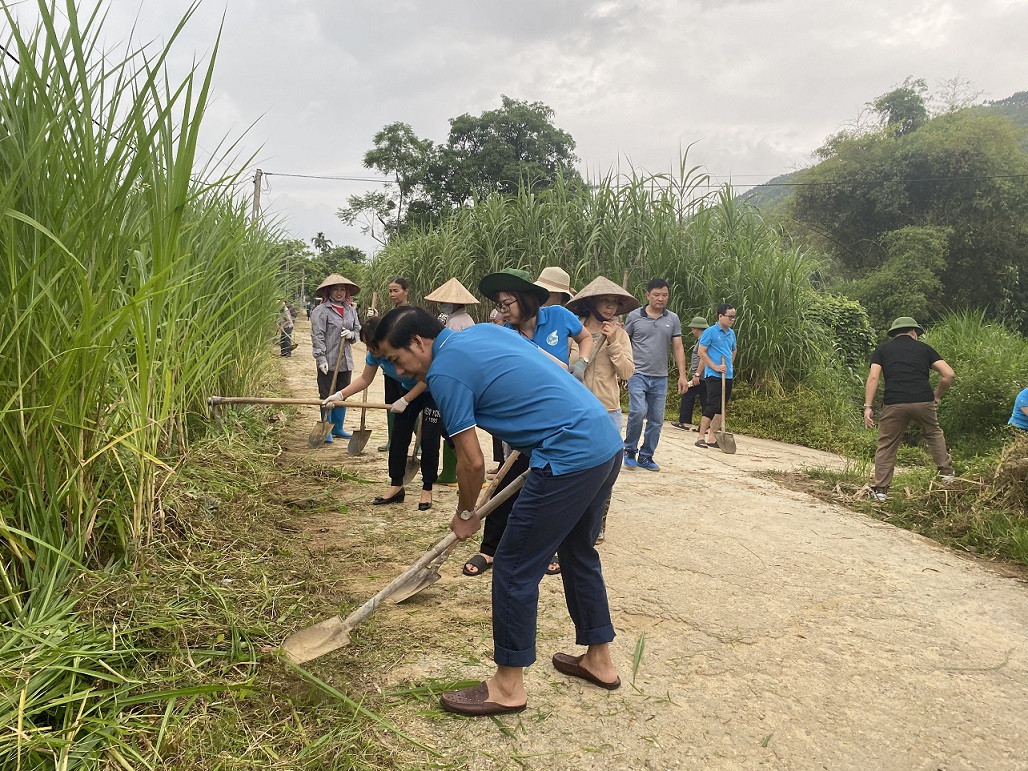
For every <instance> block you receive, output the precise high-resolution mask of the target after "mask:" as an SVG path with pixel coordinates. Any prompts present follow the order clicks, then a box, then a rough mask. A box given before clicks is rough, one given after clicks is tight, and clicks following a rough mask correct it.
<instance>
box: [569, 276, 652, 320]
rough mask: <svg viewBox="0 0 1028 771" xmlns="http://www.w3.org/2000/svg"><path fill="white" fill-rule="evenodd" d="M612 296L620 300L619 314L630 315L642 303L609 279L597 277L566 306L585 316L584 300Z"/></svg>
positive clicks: (573, 311)
mask: <svg viewBox="0 0 1028 771" xmlns="http://www.w3.org/2000/svg"><path fill="white" fill-rule="evenodd" d="M607 295H610V296H612V297H616V298H618V313H628V312H629V311H634V310H635V309H636V308H638V307H639V306H640V305H641V303H640V302H639V301H638V300H636V299H635V297H633V296H632V295H631V294H629V293H628V291H627V290H625V289H622V288H621V287H620V286H618V285H617V284H615V283H614V282H613V281H611V280H610V279H609V278H604V277H603V276H597V277H596V278H594V279H593V280H592V281H590V282H589V283H588V284H586V286H584V287H583V288H582V291H581V292H579V293H578V294H576V295H575V299H574V300H572V301H571V302H569V303H566V304H565V305H564V307H565V308H567V309H568V310H569V311H571V312H572V313H574V314H576V315H578V316H584V315H585V314H586V313H587V310H586V307H585V303H584V302H583V301H584V300H588V299H589V298H590V297H605V296H607Z"/></svg>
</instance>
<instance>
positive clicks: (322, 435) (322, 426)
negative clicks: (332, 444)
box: [307, 420, 332, 447]
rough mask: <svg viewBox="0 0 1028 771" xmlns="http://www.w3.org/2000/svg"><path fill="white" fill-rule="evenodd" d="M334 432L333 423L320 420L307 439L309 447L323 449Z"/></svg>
mask: <svg viewBox="0 0 1028 771" xmlns="http://www.w3.org/2000/svg"><path fill="white" fill-rule="evenodd" d="M331 432H332V423H331V422H329V421H327V420H319V421H318V422H317V423H315V424H314V428H313V429H312V430H311V432H310V435H308V437H307V446H308V447H321V445H323V444H324V443H325V440H326V439H327V438H328V435H329V434H330V433H331Z"/></svg>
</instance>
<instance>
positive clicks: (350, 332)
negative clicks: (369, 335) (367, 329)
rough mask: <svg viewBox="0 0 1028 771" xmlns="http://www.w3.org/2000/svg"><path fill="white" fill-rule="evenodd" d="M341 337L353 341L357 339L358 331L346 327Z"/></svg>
mask: <svg viewBox="0 0 1028 771" xmlns="http://www.w3.org/2000/svg"><path fill="white" fill-rule="evenodd" d="M340 337H342V338H343V340H348V341H349V342H351V343H352V342H353V341H354V340H356V339H357V333H356V332H354V331H353V330H352V329H344V330H343V333H342V334H341V335H340Z"/></svg>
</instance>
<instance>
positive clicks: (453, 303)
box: [425, 278, 478, 332]
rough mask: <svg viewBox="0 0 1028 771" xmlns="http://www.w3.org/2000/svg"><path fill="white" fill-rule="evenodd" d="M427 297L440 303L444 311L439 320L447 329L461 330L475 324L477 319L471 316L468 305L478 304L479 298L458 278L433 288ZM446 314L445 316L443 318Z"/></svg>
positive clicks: (430, 300)
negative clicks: (466, 307) (466, 308)
mask: <svg viewBox="0 0 1028 771" xmlns="http://www.w3.org/2000/svg"><path fill="white" fill-rule="evenodd" d="M425 299H426V300H428V301H429V302H434V303H439V305H440V306H441V309H442V313H441V314H440V316H439V320H440V321H441V322H442V323H443V326H445V327H446V328H447V329H452V330H453V331H454V332H460V331H461V330H464V329H467V328H468V327H470V326H474V324H475V320H474V319H473V318H471V316H470V315H469V314H468V312H467V310H465V306H466V305H478V298H477V297H475V296H474V295H473V294H471V292H469V291H468V290H467V289H466V288H465V287H464V285H463V284H462V283H461V282H460V281H459V280H458V279H456V278H451V279H450V280H449V281H447V282H446V283H445V284H443V285H442V286H441V287H439V288H437V289H433V290H432V291H431V292H429V293H428V294H427V295H425ZM444 316H445V318H443V317H444Z"/></svg>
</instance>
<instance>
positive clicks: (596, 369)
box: [566, 276, 640, 543]
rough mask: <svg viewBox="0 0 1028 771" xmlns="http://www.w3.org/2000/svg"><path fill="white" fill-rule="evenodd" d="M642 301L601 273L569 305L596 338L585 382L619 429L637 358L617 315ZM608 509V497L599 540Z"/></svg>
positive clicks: (569, 308)
mask: <svg viewBox="0 0 1028 771" xmlns="http://www.w3.org/2000/svg"><path fill="white" fill-rule="evenodd" d="M639 304H640V303H639V301H638V300H636V299H635V298H634V297H633V296H632V295H630V294H629V293H628V292H627V291H625V290H624V289H622V288H621V287H619V286H618V285H617V284H615V283H614V282H613V281H611V280H610V279H607V278H604V277H603V276H600V277H599V278H597V279H595V280H594V281H592V282H590V283H589V284H588V285H587V286H586V287H585V288H584V289H582V291H581V292H579V293H578V294H577V295H575V299H574V300H572V301H571V302H569V303H568V304H567V306H566V307H567V309H568V310H569V311H571V312H572V313H574V314H575V315H576V316H580V317H582V326H584V327H585V331H586V332H588V333H589V335H590V336H591V337H592V340H593V351H592V360H591V363H590V364H589V366H588V368H587V369H586V371H585V379H584V380H583V381H582V382H583V383H584V384H585V387H586V388H588V389H589V390H590V391H592V392H593V394H594V395H595V396H596V398H597V399H599V400H600V402H601V403H602V404H603V406H604V407H606V408H607V414H609V415H610V419H611V420H612V421H614V425H615V426H616V427H617V429H618V431H620V430H621V423H622V415H621V386H620V384H619V381H624V380H628V378H630V377H632V375H633V374H634V373H635V359H634V358H633V356H632V342H631V340H629V338H628V333H627V332H625V328H624V326H623V325H622V324H621V323H619V322H618V320H617V317H618V316H620V315H624V314H625V313H629V312H630V311H634V310H635V309H636V308H638V307H639ZM575 358H577V356H576V355H575V354H574V352H573V353H572V360H574V359H575ZM609 509H610V499H609V498H608V499H607V505H606V508H605V509H604V511H603V520H602V522H601V524H600V531H599V533H597V535H596V542H597V543H601V542H602V541H603V540H604V538H605V537H606V525H607V511H608V510H609Z"/></svg>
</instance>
